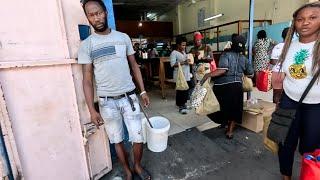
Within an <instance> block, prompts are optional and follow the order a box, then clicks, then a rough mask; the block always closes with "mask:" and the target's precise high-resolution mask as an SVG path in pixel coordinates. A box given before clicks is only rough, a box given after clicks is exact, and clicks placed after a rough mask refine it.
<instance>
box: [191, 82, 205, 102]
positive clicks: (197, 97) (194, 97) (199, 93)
mask: <svg viewBox="0 0 320 180" xmlns="http://www.w3.org/2000/svg"><path fill="white" fill-rule="evenodd" d="M206 94H207V89H206V88H205V87H203V86H201V85H200V84H197V85H196V86H195V88H194V90H193V91H192V94H191V97H190V101H191V106H192V107H193V108H198V107H199V106H200V104H201V103H202V101H203V99H204V97H205V96H206Z"/></svg>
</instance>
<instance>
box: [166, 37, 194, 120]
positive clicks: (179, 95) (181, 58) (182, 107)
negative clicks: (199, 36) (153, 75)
mask: <svg viewBox="0 0 320 180" xmlns="http://www.w3.org/2000/svg"><path fill="white" fill-rule="evenodd" d="M176 44H177V50H174V51H172V52H171V54H170V65H171V67H174V71H173V79H174V80H175V81H177V75H178V67H179V64H180V65H181V68H182V71H183V74H184V77H185V79H186V81H187V83H188V86H189V88H190V87H191V86H192V84H191V82H190V78H191V73H190V59H188V56H187V54H186V52H185V51H186V45H187V39H186V38H185V37H177V38H176ZM188 97H189V89H188V90H176V105H177V106H178V107H179V112H180V113H181V114H187V113H188V109H187V105H186V103H187V101H188Z"/></svg>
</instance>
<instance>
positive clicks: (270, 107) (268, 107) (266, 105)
mask: <svg viewBox="0 0 320 180" xmlns="http://www.w3.org/2000/svg"><path fill="white" fill-rule="evenodd" d="M258 103H259V104H260V105H261V106H262V107H263V117H267V116H271V115H272V113H273V112H274V111H275V110H276V104H274V103H272V102H267V101H263V100H258Z"/></svg>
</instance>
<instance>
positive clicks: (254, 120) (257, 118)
mask: <svg viewBox="0 0 320 180" xmlns="http://www.w3.org/2000/svg"><path fill="white" fill-rule="evenodd" d="M241 126H242V127H244V128H246V129H249V130H251V131H253V132H256V133H259V132H261V131H262V130H263V114H261V113H255V112H251V111H243V116H242V124H241Z"/></svg>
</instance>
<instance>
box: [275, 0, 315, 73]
mask: <svg viewBox="0 0 320 180" xmlns="http://www.w3.org/2000/svg"><path fill="white" fill-rule="evenodd" d="M305 8H320V2H319V1H317V2H313V3H308V4H305V5H303V6H301V7H300V8H299V9H297V10H296V11H295V12H294V13H293V20H292V24H291V27H290V29H289V31H288V34H287V37H286V39H285V44H284V46H283V50H282V53H281V55H280V58H279V62H280V66H281V67H282V64H283V62H284V60H285V59H286V56H287V53H288V50H289V47H290V45H291V42H292V37H293V35H294V33H295V32H296V28H295V26H294V23H295V20H296V18H297V15H298V14H299V12H300V11H301V10H303V9H305ZM319 36H320V33H319V32H318V38H317V40H316V43H315V44H314V46H313V53H312V56H313V59H312V72H313V73H315V71H316V70H317V69H319V68H320V37H319Z"/></svg>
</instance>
